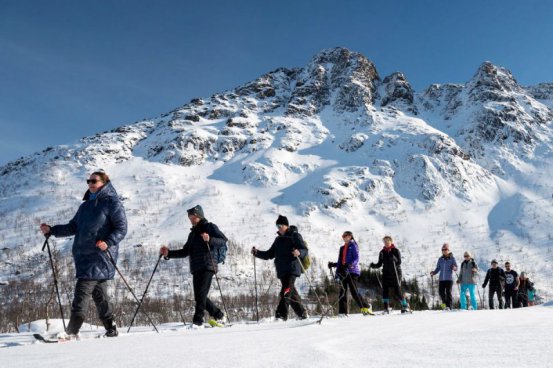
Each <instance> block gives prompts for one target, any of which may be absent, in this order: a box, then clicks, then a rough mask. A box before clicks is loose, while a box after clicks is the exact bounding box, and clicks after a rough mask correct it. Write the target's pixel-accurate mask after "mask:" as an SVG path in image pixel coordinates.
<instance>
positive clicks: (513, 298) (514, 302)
mask: <svg viewBox="0 0 553 368" xmlns="http://www.w3.org/2000/svg"><path fill="white" fill-rule="evenodd" d="M518 307H519V303H518V298H517V291H516V290H509V289H507V288H505V308H518Z"/></svg>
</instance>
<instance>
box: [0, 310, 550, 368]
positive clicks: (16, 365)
mask: <svg viewBox="0 0 553 368" xmlns="http://www.w3.org/2000/svg"><path fill="white" fill-rule="evenodd" d="M299 324H300V323H299V322H295V321H289V322H286V323H282V322H264V323H260V324H259V325H258V324H235V325H234V326H233V327H231V328H222V329H221V328H215V329H207V328H206V329H201V330H187V329H183V328H182V324H166V325H163V326H161V330H162V333H160V334H159V335H158V334H156V333H155V332H153V331H148V327H138V328H135V329H133V330H131V333H130V334H125V333H122V334H121V335H120V337H118V338H113V339H90V340H82V341H79V342H69V343H63V344H43V343H38V342H35V341H34V339H33V338H32V335H31V334H30V333H22V334H3V335H0V346H4V347H6V346H12V347H10V348H4V349H0V366H1V367H10V368H24V367H37V366H40V367H41V368H48V367H56V368H65V367H68V368H69V367H74V366H75V365H76V364H77V365H78V366H79V367H80V368H87V367H91V368H97V367H113V366H117V367H118V368H127V367H128V368H138V367H177V366H186V367H222V366H225V367H244V368H248V367H297V366H305V365H306V364H308V365H309V366H314V367H335V366H343V365H346V366H358V367H361V366H393V367H410V368H416V367H431V366H432V367H435V366H444V365H448V366H455V367H471V368H474V367H499V366H511V367H550V366H551V361H550V358H551V353H552V352H553V309H552V308H551V307H544V306H537V307H530V308H521V309H514V310H494V311H490V310H484V311H477V312H472V311H468V312H467V311H466V312H455V311H454V312H436V311H430V312H415V313H414V314H410V315H396V314H392V315H385V316H376V317H363V316H361V315H352V316H350V317H349V318H332V319H325V320H324V321H323V323H322V324H321V325H318V324H311V325H307V326H301V327H297V326H298V325H299ZM179 326H180V327H179ZM294 327H297V328H294ZM120 330H121V331H122V332H123V331H126V329H124V328H121V329H120ZM133 331H135V332H133ZM86 333H87V332H86V331H85V332H84V334H86ZM96 333H97V331H96ZM15 345H21V346H15Z"/></svg>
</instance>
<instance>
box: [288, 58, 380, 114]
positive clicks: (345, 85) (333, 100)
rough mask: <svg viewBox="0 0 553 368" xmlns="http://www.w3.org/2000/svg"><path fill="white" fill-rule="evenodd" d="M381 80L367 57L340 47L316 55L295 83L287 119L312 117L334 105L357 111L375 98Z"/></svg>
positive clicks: (344, 109) (341, 110) (335, 107)
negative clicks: (291, 117)
mask: <svg viewBox="0 0 553 368" xmlns="http://www.w3.org/2000/svg"><path fill="white" fill-rule="evenodd" d="M377 81H380V77H379V75H378V72H377V70H376V67H375V66H374V64H373V63H372V62H371V61H370V60H369V59H367V58H366V57H365V56H363V55H361V54H360V53H357V52H352V51H350V50H348V49H345V48H342V47H337V48H333V49H326V50H323V51H321V52H319V53H318V54H316V55H315V56H314V57H313V58H312V59H311V61H310V62H309V63H308V64H307V66H306V67H305V68H304V69H303V71H302V72H301V73H300V74H299V76H298V79H297V80H296V85H295V89H294V91H293V93H292V98H291V100H290V104H289V106H288V111H287V114H288V115H296V114H299V115H307V116H311V115H313V114H316V113H318V112H320V111H321V110H322V109H323V108H324V107H326V106H329V105H332V106H333V108H334V109H335V110H336V111H339V112H343V111H357V110H359V109H361V108H363V107H364V106H366V105H367V104H372V103H373V102H374V100H375V98H376V94H375V92H376V83H377Z"/></svg>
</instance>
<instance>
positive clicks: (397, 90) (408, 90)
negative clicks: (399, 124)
mask: <svg viewBox="0 0 553 368" xmlns="http://www.w3.org/2000/svg"><path fill="white" fill-rule="evenodd" d="M379 94H380V96H381V106H387V105H393V106H395V107H398V108H399V109H400V110H403V111H409V112H412V113H414V114H416V113H417V108H416V107H415V106H414V105H413V101H414V91H413V88H412V87H411V84H410V83H409V82H408V81H407V78H405V75H404V74H403V73H400V72H395V73H392V74H390V75H389V76H387V77H386V78H384V80H383V81H382V86H381V89H380V90H379Z"/></svg>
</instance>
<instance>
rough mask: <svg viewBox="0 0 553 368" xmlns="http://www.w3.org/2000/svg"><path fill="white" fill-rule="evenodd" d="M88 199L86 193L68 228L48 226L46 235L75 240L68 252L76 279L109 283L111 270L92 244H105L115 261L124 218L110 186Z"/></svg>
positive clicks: (112, 270)
mask: <svg viewBox="0 0 553 368" xmlns="http://www.w3.org/2000/svg"><path fill="white" fill-rule="evenodd" d="M90 195H91V193H90V191H87V192H86V193H85V195H84V198H83V200H84V202H83V203H82V204H81V206H80V207H79V209H78V211H77V213H76V214H75V216H74V217H73V219H71V221H69V223H68V224H65V225H56V226H52V227H51V231H50V232H51V234H52V235H54V236H56V237H66V236H72V235H74V236H75V239H74V241H73V249H72V251H73V258H74V259H75V270H76V273H77V275H76V276H77V278H78V279H86V280H110V279H113V277H114V276H115V267H114V266H113V264H112V263H111V262H110V260H109V257H108V255H107V254H105V252H102V251H101V250H100V249H99V248H98V247H96V242H97V241H99V240H103V241H105V242H106V244H107V245H108V247H109V248H108V249H109V252H110V253H111V255H112V256H113V258H114V260H115V261H117V256H118V253H119V242H121V240H123V238H124V237H125V235H126V234H127V217H126V215H125V209H124V208H123V204H122V203H121V201H120V200H119V197H118V195H117V192H116V191H115V188H113V186H112V185H111V182H109V181H108V182H107V183H106V184H105V185H104V186H103V187H102V188H100V190H99V191H98V192H97V193H96V198H95V199H90Z"/></svg>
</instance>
